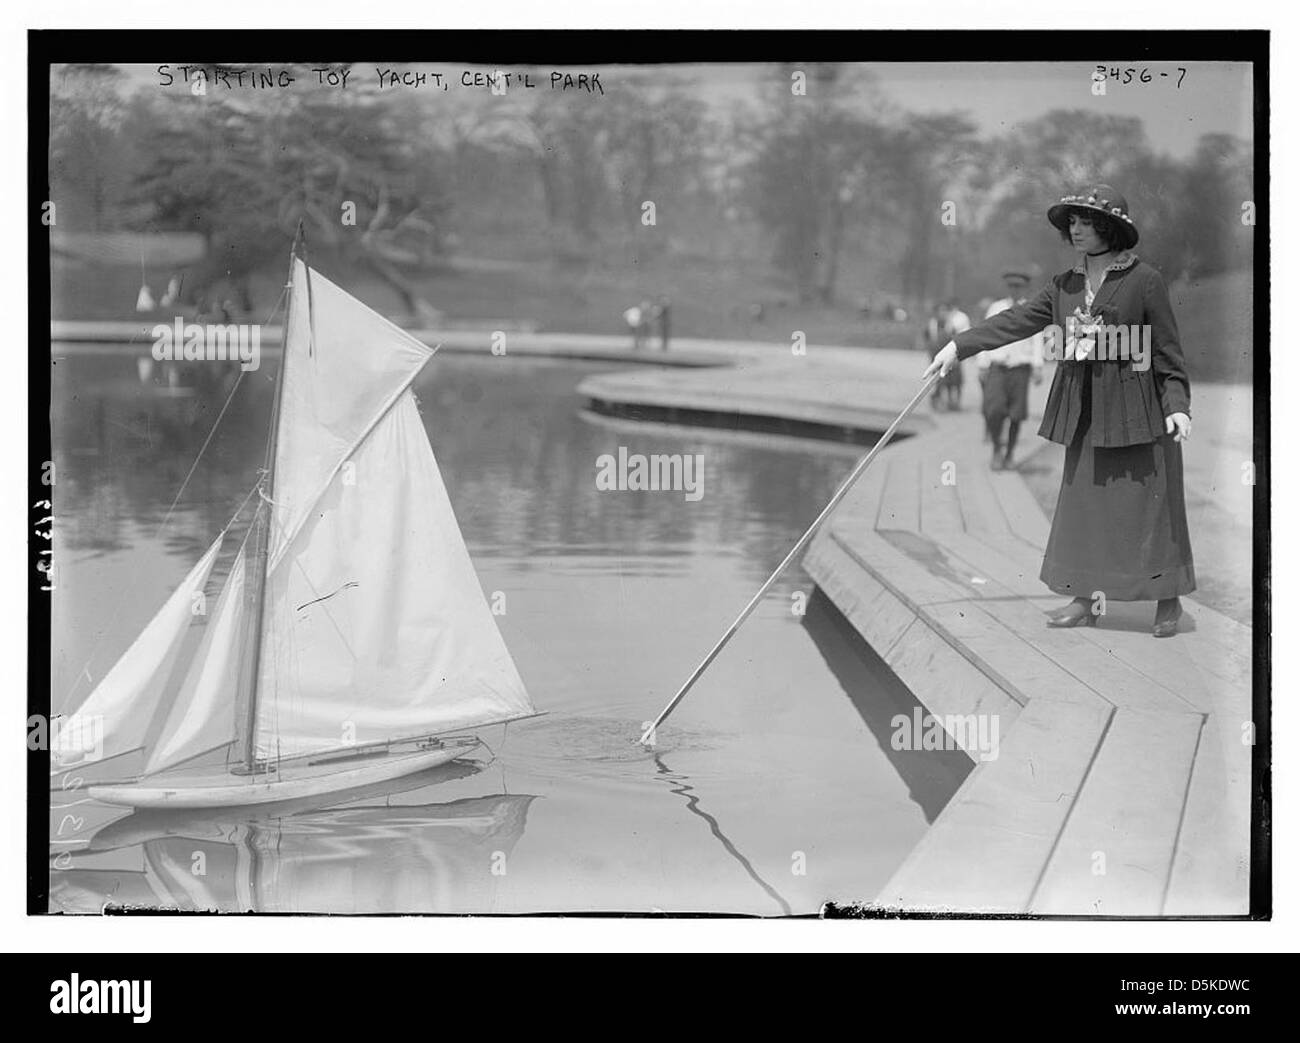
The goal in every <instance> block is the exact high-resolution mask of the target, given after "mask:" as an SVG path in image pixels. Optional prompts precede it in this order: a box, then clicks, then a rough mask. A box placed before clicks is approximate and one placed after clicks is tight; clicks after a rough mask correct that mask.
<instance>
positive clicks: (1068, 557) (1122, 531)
mask: <svg viewBox="0 0 1300 1043" xmlns="http://www.w3.org/2000/svg"><path fill="white" fill-rule="evenodd" d="M1090 416H1091V410H1090V409H1089V408H1087V407H1086V404H1085V408H1084V409H1083V411H1082V415H1081V417H1080V420H1079V428H1078V430H1077V431H1076V432H1075V435H1074V439H1073V440H1072V442H1071V444H1070V445H1068V446H1067V447H1066V450H1065V471H1064V473H1063V474H1062V476H1061V493H1060V496H1059V497H1058V498H1057V501H1056V514H1055V516H1054V517H1053V518H1052V532H1051V535H1050V536H1049V537H1048V539H1047V551H1046V553H1045V554H1044V556H1043V569H1042V572H1041V573H1040V574H1039V577H1040V578H1041V579H1042V581H1043V582H1044V583H1046V584H1047V585H1048V586H1049V587H1050V588H1051V589H1052V590H1054V591H1055V592H1056V593H1058V594H1064V595H1066V596H1067V597H1083V598H1092V597H1094V596H1095V595H1096V593H1097V592H1098V591H1101V592H1102V593H1104V594H1105V596H1106V597H1107V599H1109V600H1112V601H1156V600H1159V599H1161V598H1172V597H1178V596H1180V595H1182V594H1190V593H1191V592H1192V591H1193V590H1195V589H1196V571H1195V569H1194V568H1193V566H1192V544H1191V540H1190V539H1189V537H1188V534H1187V507H1186V505H1185V504H1184V502H1183V449H1182V446H1181V445H1179V444H1178V443H1177V442H1175V441H1174V439H1173V436H1172V435H1165V436H1164V437H1163V438H1161V439H1160V441H1158V442H1150V443H1148V444H1146V445H1130V446H1124V447H1122V448H1117V449H1102V448H1096V447H1094V446H1092V445H1091V444H1090V443H1089V441H1088V427H1089V419H1088V418H1089V417H1090Z"/></svg>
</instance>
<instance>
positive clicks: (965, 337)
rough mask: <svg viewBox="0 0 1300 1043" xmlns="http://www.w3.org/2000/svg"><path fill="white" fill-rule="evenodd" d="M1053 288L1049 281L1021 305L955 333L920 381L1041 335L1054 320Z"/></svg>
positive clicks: (1054, 296)
mask: <svg viewBox="0 0 1300 1043" xmlns="http://www.w3.org/2000/svg"><path fill="white" fill-rule="evenodd" d="M1053 289H1054V287H1053V284H1052V283H1050V282H1049V283H1048V284H1047V285H1046V286H1044V287H1043V288H1042V289H1041V290H1039V291H1038V294H1037V295H1036V296H1034V297H1032V298H1030V299H1029V300H1027V301H1025V303H1024V304H1017V305H1015V306H1014V307H1011V308H1008V309H1007V310H1006V311H1001V312H998V313H997V314H996V315H994V316H993V317H992V318H991V319H985V320H984V321H983V322H981V323H980V324H979V325H978V326H972V327H971V328H970V329H968V330H966V331H965V332H964V333H959V334H957V336H956V337H954V338H953V339H952V340H950V341H948V343H947V344H945V345H944V347H943V349H942V350H941V351H940V352H939V353H938V354H937V355H935V357H934V361H933V362H931V363H930V365H929V366H927V367H926V370H925V373H924V374H922V378H921V379H922V380H928V379H929V378H930V377H931V376H932V375H933V374H934V373H936V372H938V373H947V372H948V370H950V369H952V367H953V366H954V365H955V364H956V363H957V362H959V361H961V360H962V359H968V358H970V357H971V356H972V355H978V354H979V353H980V352H981V351H990V350H991V349H993V348H1000V347H1002V345H1003V344H1014V343H1015V342H1016V341H1018V340H1024V339H1025V338H1026V337H1032V336H1033V335H1034V334H1035V333H1038V332H1040V331H1041V330H1042V329H1043V328H1044V327H1045V326H1047V325H1048V324H1049V323H1050V322H1051V321H1052V318H1053V314H1054V313H1053V304H1054V302H1055V299H1056V295H1055V293H1054V292H1053Z"/></svg>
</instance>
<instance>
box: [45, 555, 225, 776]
mask: <svg viewBox="0 0 1300 1043" xmlns="http://www.w3.org/2000/svg"><path fill="white" fill-rule="evenodd" d="M224 537H225V533H224V532H222V534H221V535H220V536H218V537H217V539H216V541H215V542H214V543H213V544H212V546H211V547H209V548H208V549H207V551H206V552H205V553H204V555H203V557H201V558H200V559H199V560H198V563H197V564H196V565H195V566H194V567H193V568H192V569H190V571H189V574H188V575H187V576H186V577H185V579H184V580H183V581H182V582H181V584H180V586H178V587H177V588H176V589H175V591H173V592H172V595H171V597H169V598H168V599H167V601H166V603H164V605H163V607H162V608H161V609H159V610H158V613H157V615H155V616H154V617H153V619H151V620H150V621H149V625H148V626H146V627H145V628H144V630H142V631H141V632H140V636H139V637H137V638H136V639H135V641H134V642H133V643H132V644H131V647H130V648H128V649H127V650H126V652H125V653H123V655H122V658H121V659H119V660H118V661H117V663H116V664H115V665H114V666H113V668H112V669H111V670H110V671H109V672H108V673H107V674H105V675H104V679H103V680H102V681H100V682H99V684H98V686H96V688H95V690H94V691H92V692H91V693H90V695H89V696H88V697H87V698H86V701H85V702H84V703H82V704H81V706H80V707H79V708H78V709H77V712H76V713H75V714H73V716H72V718H71V719H70V721H68V720H65V721H64V723H63V726H62V727H61V728H60V730H59V741H58V742H56V744H55V746H54V749H53V750H52V753H53V754H54V756H55V758H56V759H57V760H59V761H61V762H63V763H68V762H71V761H74V760H77V759H79V758H80V757H81V756H82V755H84V754H86V753H87V752H89V751H87V750H86V749H85V740H86V738H87V736H88V735H94V736H95V738H96V740H97V742H96V745H98V740H99V739H101V738H102V751H100V750H97V751H95V752H96V753H97V754H98V759H107V758H109V757H116V756H118V755H119V754H122V753H128V752H130V751H131V750H136V749H139V748H140V747H141V746H142V745H143V743H144V741H145V736H146V734H147V733H148V731H149V728H150V725H151V724H152V723H153V720H154V716H155V714H156V713H157V712H158V709H159V706H160V704H161V702H162V700H163V696H164V695H165V694H166V686H167V680H168V677H169V676H170V674H171V672H172V668H173V666H174V665H175V662H176V658H177V655H178V653H179V652H180V648H181V645H182V643H183V639H184V637H185V632H186V630H187V629H188V628H189V625H190V622H191V620H192V619H193V618H194V609H193V606H194V603H195V595H196V594H199V593H200V592H202V590H203V585H204V584H205V583H206V582H207V580H208V575H209V573H211V571H212V566H213V564H214V563H215V562H216V560H217V552H218V551H219V550H220V549H221V541H222V539H223V538H224Z"/></svg>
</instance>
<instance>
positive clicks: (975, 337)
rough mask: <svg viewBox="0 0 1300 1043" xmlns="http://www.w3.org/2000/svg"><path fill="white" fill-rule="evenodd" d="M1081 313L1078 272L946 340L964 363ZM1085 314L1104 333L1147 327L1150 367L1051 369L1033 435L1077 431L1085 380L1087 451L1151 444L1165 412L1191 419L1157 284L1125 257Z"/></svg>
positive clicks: (1173, 326) (1059, 436)
mask: <svg viewBox="0 0 1300 1043" xmlns="http://www.w3.org/2000/svg"><path fill="white" fill-rule="evenodd" d="M1083 307H1084V274H1083V267H1082V265H1080V266H1079V267H1078V268H1075V269H1073V270H1071V271H1068V272H1062V273H1061V274H1060V275H1057V276H1054V277H1053V278H1052V281H1051V282H1050V283H1048V284H1047V285H1046V286H1045V287H1043V289H1042V290H1041V291H1039V293H1038V295H1037V296H1036V297H1033V298H1031V299H1030V300H1027V301H1025V302H1024V303H1023V304H1020V305H1017V306H1015V307H1013V308H1009V309H1007V310H1006V311H1004V312H1000V313H999V314H997V315H995V316H993V317H992V318H991V319H988V320H987V321H985V322H983V323H981V324H980V325H978V326H975V327H973V328H971V329H969V330H967V331H966V332H965V333H959V334H958V335H957V336H956V337H955V338H953V339H954V341H955V343H956V345H957V357H958V358H959V359H968V358H970V357H971V356H972V355H976V354H978V353H979V352H981V351H988V350H990V349H991V348H997V347H1001V346H1002V345H1003V344H1011V343H1013V342H1015V341H1018V340H1023V339H1025V338H1026V337H1030V336H1032V335H1033V334H1035V333H1038V332H1040V331H1042V330H1043V329H1044V328H1045V327H1047V326H1049V325H1053V324H1055V325H1056V326H1057V327H1059V328H1060V329H1062V330H1064V329H1065V328H1066V321H1067V319H1068V318H1069V316H1071V315H1073V314H1074V312H1075V309H1076V308H1083ZM1084 310H1085V311H1087V310H1089V309H1084ZM1090 311H1091V314H1093V315H1095V316H1099V317H1100V318H1101V321H1102V322H1103V323H1105V324H1107V325H1110V326H1129V327H1132V326H1136V327H1138V328H1139V329H1140V328H1141V327H1143V326H1149V327H1150V328H1151V353H1150V357H1149V359H1148V361H1149V363H1150V364H1149V366H1148V367H1147V368H1146V369H1138V368H1136V367H1135V365H1134V363H1133V361H1132V360H1131V359H1130V360H1110V359H1105V360H1102V359H1089V360H1086V361H1082V362H1080V361H1074V360H1062V361H1061V362H1060V363H1059V364H1058V365H1057V367H1056V376H1055V377H1054V378H1053V380H1052V387H1051V390H1050V391H1049V392H1048V395H1047V406H1046V408H1045V409H1044V410H1043V422H1042V424H1041V425H1040V427H1039V429H1038V433H1039V434H1040V435H1042V436H1043V437H1044V438H1047V439H1050V440H1051V441H1053V442H1060V443H1062V444H1065V445H1069V444H1070V442H1071V441H1072V440H1073V439H1074V434H1075V429H1076V428H1077V427H1078V424H1079V414H1080V411H1081V409H1082V405H1083V400H1084V395H1083V388H1084V382H1085V381H1091V385H1092V386H1091V392H1092V394H1091V396H1090V398H1091V410H1092V416H1091V423H1090V425H1089V429H1088V442H1089V443H1090V444H1091V445H1093V446H1100V447H1103V448H1113V447H1118V446H1126V445H1139V444H1142V443H1144V442H1155V441H1158V440H1159V439H1161V438H1163V437H1164V435H1165V417H1167V416H1169V415H1170V414H1172V413H1187V414H1188V415H1189V416H1190V415H1191V413H1190V406H1191V391H1190V388H1189V386H1188V383H1187V371H1186V369H1185V368H1184V365H1183V349H1182V348H1181V347H1180V346H1179V343H1178V325H1177V323H1175V322H1174V312H1173V309H1172V308H1171V307H1170V305H1169V292H1168V291H1167V290H1166V289H1165V282H1164V279H1162V278H1161V277H1160V273H1159V272H1158V271H1156V269H1154V268H1153V267H1151V265H1149V264H1147V263H1146V262H1145V261H1139V260H1138V259H1137V258H1136V257H1135V256H1134V255H1132V254H1125V255H1123V256H1121V257H1120V258H1119V259H1118V260H1117V261H1116V262H1115V264H1113V265H1111V266H1110V267H1109V268H1108V269H1107V270H1106V276H1105V279H1104V280H1103V282H1102V284H1101V287H1100V289H1098V291H1097V294H1096V296H1095V297H1094V298H1093V302H1092V308H1091V309H1090ZM1058 343H1059V342H1058ZM1057 357H1059V355H1058V356H1057Z"/></svg>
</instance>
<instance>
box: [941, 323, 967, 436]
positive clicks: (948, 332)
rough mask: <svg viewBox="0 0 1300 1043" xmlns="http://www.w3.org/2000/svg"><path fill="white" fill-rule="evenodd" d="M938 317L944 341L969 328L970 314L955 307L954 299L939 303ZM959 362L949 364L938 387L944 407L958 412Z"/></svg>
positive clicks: (959, 393) (962, 379)
mask: <svg viewBox="0 0 1300 1043" xmlns="http://www.w3.org/2000/svg"><path fill="white" fill-rule="evenodd" d="M940 318H941V320H942V324H943V325H942V329H943V333H942V336H943V339H944V343H948V342H949V341H951V340H952V339H953V338H954V337H956V336H957V334H959V333H965V332H966V331H967V330H969V329H970V316H968V315H967V314H966V313H965V312H964V311H962V310H961V309H960V308H959V307H957V302H956V300H953V299H949V300H946V301H944V302H943V304H942V305H940ZM964 379H965V378H964V376H963V374H962V368H961V363H960V362H958V363H957V364H956V365H954V366H950V367H949V368H948V369H947V371H946V372H945V373H944V375H943V379H942V380H940V381H939V387H940V389H942V392H943V399H944V406H945V408H947V409H949V410H951V411H953V412H958V411H960V409H961V389H962V383H963V381H964Z"/></svg>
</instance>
